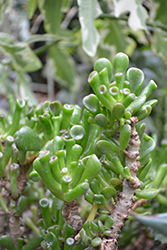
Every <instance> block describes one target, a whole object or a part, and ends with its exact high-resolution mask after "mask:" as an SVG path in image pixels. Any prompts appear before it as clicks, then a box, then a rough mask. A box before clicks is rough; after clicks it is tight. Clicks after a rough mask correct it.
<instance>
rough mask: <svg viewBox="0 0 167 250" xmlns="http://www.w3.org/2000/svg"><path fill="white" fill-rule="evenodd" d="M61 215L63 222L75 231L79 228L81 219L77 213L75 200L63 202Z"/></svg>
mask: <svg viewBox="0 0 167 250" xmlns="http://www.w3.org/2000/svg"><path fill="white" fill-rule="evenodd" d="M63 217H64V219H65V222H66V223H68V224H69V225H70V226H71V227H73V228H74V230H75V233H77V232H78V231H79V230H81V228H82V220H81V217H80V216H79V213H78V205H77V201H76V200H74V201H72V202H65V203H64V207H63Z"/></svg>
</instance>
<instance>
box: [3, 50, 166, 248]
mask: <svg viewBox="0 0 167 250" xmlns="http://www.w3.org/2000/svg"><path fill="white" fill-rule="evenodd" d="M128 65H129V59H128V56H127V55H125V54H124V53H118V54H117V55H116V56H115V57H114V59H113V64H111V62H110V61H109V60H108V59H105V58H101V59H99V60H97V61H96V63H95V65H94V71H93V72H92V73H91V74H90V75H89V77H88V82H89V84H90V86H91V87H92V90H93V92H94V93H92V94H89V95H88V96H85V97H84V98H83V108H81V107H80V106H78V105H71V104H64V105H62V104H61V103H60V102H59V101H54V102H49V101H46V102H44V103H40V104H39V105H37V106H33V107H29V105H28V102H27V101H25V100H22V99H17V100H16V103H15V104H13V103H12V102H10V103H11V106H12V112H11V114H9V115H8V116H6V117H5V116H3V115H1V116H0V125H1V127H0V131H1V144H0V161H1V164H0V178H1V182H0V183H1V187H0V188H1V193H0V205H1V207H0V246H1V249H4V248H5V249H7V250H9V249H10V250H16V249H18V250H27V249H29V250H31V249H32V250H33V249H56V250H60V249H64V250H66V249H68V250H70V249H75V250H82V249H94V248H95V249H101V250H104V249H108V250H109V249H117V240H118V238H119V235H120V232H121V229H122V227H123V225H124V223H125V221H126V220H127V219H128V216H129V213H130V212H132V211H133V210H134V209H135V208H136V207H137V205H136V204H140V205H142V202H140V201H143V200H152V199H154V198H155V197H157V196H159V197H160V193H161V192H163V188H162V187H159V184H157V183H158V180H159V177H156V179H155V180H154V181H153V180H152V178H150V176H149V175H148V173H149V171H151V170H150V169H151V166H152V159H151V153H152V151H153V150H154V147H155V142H154V140H153V139H152V138H151V137H150V136H149V135H147V134H146V133H145V128H146V124H145V123H143V122H142V120H143V119H144V118H146V117H147V116H149V114H150V113H151V110H152V108H153V107H154V105H155V104H156V103H157V100H155V99H154V100H150V99H149V100H148V98H149V96H150V94H151V93H152V91H154V90H155V89H156V88H157V85H156V84H155V82H154V81H153V80H151V81H150V82H149V83H148V84H147V85H146V86H145V87H143V84H144V74H143V72H142V71H141V70H140V69H138V68H128ZM13 105H15V110H13ZM161 168H163V167H161ZM165 169H166V168H165ZM162 171H163V172H164V169H162ZM164 188H165V187H164Z"/></svg>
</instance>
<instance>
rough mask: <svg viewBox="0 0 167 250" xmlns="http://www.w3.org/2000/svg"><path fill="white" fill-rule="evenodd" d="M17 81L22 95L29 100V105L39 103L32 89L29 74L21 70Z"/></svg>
mask: <svg viewBox="0 0 167 250" xmlns="http://www.w3.org/2000/svg"><path fill="white" fill-rule="evenodd" d="M17 81H18V85H19V92H20V93H19V94H20V97H21V98H23V99H25V100H28V104H29V105H37V99H36V98H35V95H34V93H33V92H32V90H31V79H30V77H29V76H28V75H27V74H25V73H22V72H20V73H19V75H18V79H17Z"/></svg>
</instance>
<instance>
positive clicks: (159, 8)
mask: <svg viewBox="0 0 167 250" xmlns="http://www.w3.org/2000/svg"><path fill="white" fill-rule="evenodd" d="M153 2H155V3H156V13H155V18H154V20H155V21H160V22H162V23H164V24H166V10H167V1H164V0H153Z"/></svg>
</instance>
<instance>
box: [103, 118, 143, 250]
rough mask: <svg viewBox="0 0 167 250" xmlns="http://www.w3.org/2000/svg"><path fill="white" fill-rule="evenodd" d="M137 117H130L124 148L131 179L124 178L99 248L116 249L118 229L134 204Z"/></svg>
mask: <svg viewBox="0 0 167 250" xmlns="http://www.w3.org/2000/svg"><path fill="white" fill-rule="evenodd" d="M137 121H138V120H137V117H132V118H131V136H130V140H129V144H128V147H127V149H126V152H125V154H126V157H125V165H126V166H128V167H129V168H130V172H131V176H132V179H131V180H130V181H129V180H127V179H124V181H123V190H122V193H120V195H119V199H118V201H116V204H115V207H114V209H113V212H112V214H111V216H112V218H113V220H114V225H113V226H112V228H111V231H112V233H111V235H110V237H108V239H106V238H105V239H104V240H103V242H102V243H101V245H100V250H116V249H118V248H117V246H116V244H117V239H118V237H119V235H120V231H121V229H122V227H123V225H124V223H125V220H126V219H127V218H128V213H129V211H130V210H131V209H132V207H133V205H134V192H135V189H137V188H138V187H139V186H140V182H139V180H138V178H137V177H136V174H137V171H138V168H139V166H140V163H139V161H138V159H137V157H138V155H139V149H140V139H139V136H138V133H137V131H136V129H135V125H136V123H137Z"/></svg>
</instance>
